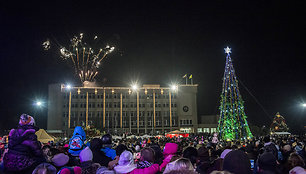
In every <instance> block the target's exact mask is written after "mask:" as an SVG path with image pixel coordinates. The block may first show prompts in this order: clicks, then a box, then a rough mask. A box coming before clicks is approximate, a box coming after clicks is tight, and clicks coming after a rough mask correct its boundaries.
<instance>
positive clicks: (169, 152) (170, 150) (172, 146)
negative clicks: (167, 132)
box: [159, 143, 178, 171]
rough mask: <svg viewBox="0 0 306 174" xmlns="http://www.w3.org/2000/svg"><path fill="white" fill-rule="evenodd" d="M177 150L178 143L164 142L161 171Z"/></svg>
mask: <svg viewBox="0 0 306 174" xmlns="http://www.w3.org/2000/svg"><path fill="white" fill-rule="evenodd" d="M177 150H178V145H177V144H176V143H166V145H165V148H164V152H163V155H164V160H163V163H162V164H161V165H160V169H159V170H160V171H162V170H163V169H164V168H165V167H166V165H167V164H168V163H169V162H170V161H171V158H172V157H173V156H174V155H175V154H176V152H177Z"/></svg>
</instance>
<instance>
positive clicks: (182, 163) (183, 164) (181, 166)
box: [174, 158, 194, 170]
mask: <svg viewBox="0 0 306 174" xmlns="http://www.w3.org/2000/svg"><path fill="white" fill-rule="evenodd" d="M193 169H194V168H193V165H192V164H191V162H190V160H189V159H187V158H180V159H178V160H176V161H175V164H174V170H193Z"/></svg>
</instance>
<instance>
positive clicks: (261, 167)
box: [254, 152, 278, 174]
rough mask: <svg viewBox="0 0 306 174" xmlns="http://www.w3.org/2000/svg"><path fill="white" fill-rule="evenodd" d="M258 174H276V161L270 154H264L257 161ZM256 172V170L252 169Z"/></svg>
mask: <svg viewBox="0 0 306 174" xmlns="http://www.w3.org/2000/svg"><path fill="white" fill-rule="evenodd" d="M257 163H258V164H257V165H258V169H257V171H258V174H277V173H278V172H277V160H276V158H275V156H274V155H273V154H272V153H270V152H264V153H263V154H261V155H260V156H259V158H258V160H257ZM254 170H256V169H254Z"/></svg>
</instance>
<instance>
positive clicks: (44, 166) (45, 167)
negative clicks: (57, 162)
mask: <svg viewBox="0 0 306 174" xmlns="http://www.w3.org/2000/svg"><path fill="white" fill-rule="evenodd" d="M42 172H46V173H50V174H56V168H55V167H54V166H52V165H51V164H49V163H41V164H39V165H38V166H36V168H35V169H34V170H33V172H32V173H33V174H38V173H42Z"/></svg>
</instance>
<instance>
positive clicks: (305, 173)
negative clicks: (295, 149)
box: [288, 153, 306, 174]
mask: <svg viewBox="0 0 306 174" xmlns="http://www.w3.org/2000/svg"><path fill="white" fill-rule="evenodd" d="M288 162H289V165H290V168H291V170H290V171H289V174H306V170H305V168H304V167H305V162H304V160H303V158H302V157H300V156H299V155H298V154H297V153H291V154H290V156H289V159H288Z"/></svg>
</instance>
